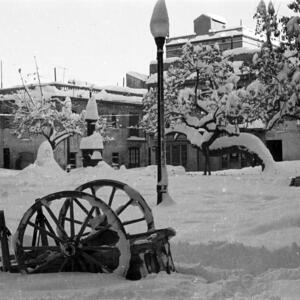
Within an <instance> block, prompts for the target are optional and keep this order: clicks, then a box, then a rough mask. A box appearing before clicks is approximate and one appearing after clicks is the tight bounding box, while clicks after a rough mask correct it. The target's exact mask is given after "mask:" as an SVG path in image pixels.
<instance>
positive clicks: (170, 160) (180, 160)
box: [166, 144, 187, 167]
mask: <svg viewBox="0 0 300 300" xmlns="http://www.w3.org/2000/svg"><path fill="white" fill-rule="evenodd" d="M166 160H167V164H169V165H172V166H184V167H186V165H187V145H186V144H168V145H167V147H166Z"/></svg>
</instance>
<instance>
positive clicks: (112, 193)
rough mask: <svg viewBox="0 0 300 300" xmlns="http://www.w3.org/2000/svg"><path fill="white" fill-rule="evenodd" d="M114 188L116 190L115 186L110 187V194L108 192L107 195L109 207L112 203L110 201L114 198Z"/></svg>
mask: <svg viewBox="0 0 300 300" xmlns="http://www.w3.org/2000/svg"><path fill="white" fill-rule="evenodd" d="M116 190H117V188H116V187H115V186H114V187H113V188H112V191H111V194H110V196H109V200H108V206H110V207H111V205H112V202H113V199H114V196H115V193H116Z"/></svg>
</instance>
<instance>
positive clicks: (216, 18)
mask: <svg viewBox="0 0 300 300" xmlns="http://www.w3.org/2000/svg"><path fill="white" fill-rule="evenodd" d="M202 15H203V16H207V17H209V18H211V19H212V20H214V21H216V22H220V23H223V24H226V23H227V21H226V19H225V18H223V17H221V16H219V15H216V14H210V13H205V14H202Z"/></svg>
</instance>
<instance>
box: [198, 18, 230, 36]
mask: <svg viewBox="0 0 300 300" xmlns="http://www.w3.org/2000/svg"><path fill="white" fill-rule="evenodd" d="M225 25H226V20H225V19H224V18H222V17H219V16H216V15H210V14H202V15H200V16H199V17H198V18H197V19H195V20H194V32H195V34H196V35H204V34H208V33H209V32H211V31H218V30H222V29H224V28H225Z"/></svg>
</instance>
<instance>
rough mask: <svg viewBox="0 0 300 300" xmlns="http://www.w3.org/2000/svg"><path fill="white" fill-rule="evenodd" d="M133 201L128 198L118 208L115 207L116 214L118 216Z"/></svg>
mask: <svg viewBox="0 0 300 300" xmlns="http://www.w3.org/2000/svg"><path fill="white" fill-rule="evenodd" d="M132 202H133V199H130V200H129V201H128V202H127V203H126V204H124V205H122V206H120V207H119V208H118V209H116V213H117V216H119V215H120V214H121V213H122V212H123V211H124V210H125V209H126V208H127V207H128V206H129V205H130V204H131V203H132Z"/></svg>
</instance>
